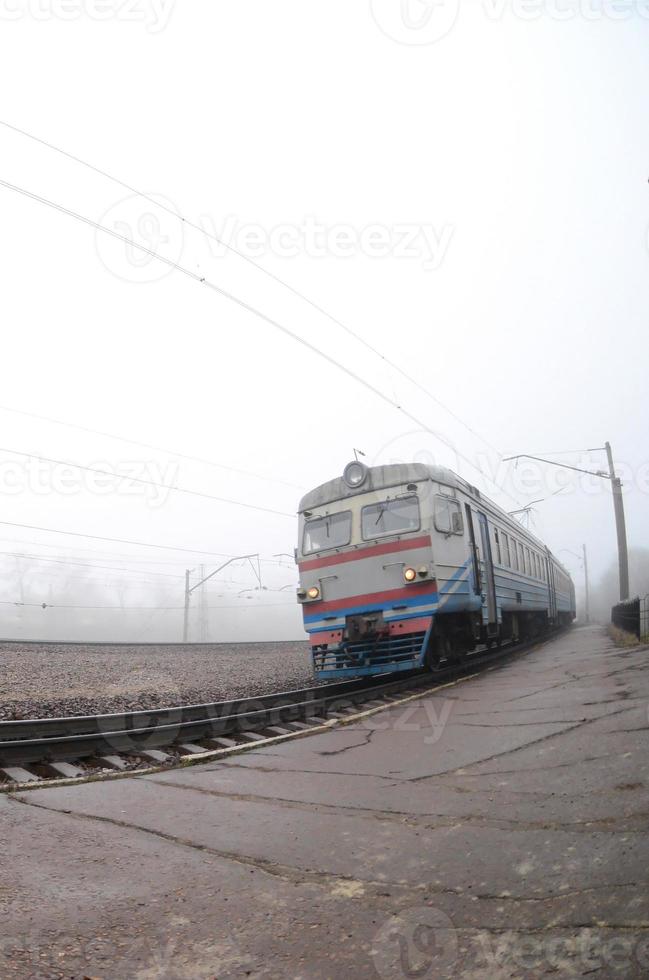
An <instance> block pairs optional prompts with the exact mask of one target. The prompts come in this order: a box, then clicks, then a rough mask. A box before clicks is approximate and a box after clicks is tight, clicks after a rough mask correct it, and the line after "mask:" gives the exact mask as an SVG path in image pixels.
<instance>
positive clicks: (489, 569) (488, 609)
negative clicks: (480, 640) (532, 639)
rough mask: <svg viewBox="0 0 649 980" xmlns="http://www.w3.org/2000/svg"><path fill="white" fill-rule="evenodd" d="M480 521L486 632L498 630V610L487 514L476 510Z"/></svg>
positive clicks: (483, 607) (483, 615)
mask: <svg viewBox="0 0 649 980" xmlns="http://www.w3.org/2000/svg"><path fill="white" fill-rule="evenodd" d="M478 520H479V521H480V541H481V543H482V566H483V569H484V586H485V590H486V595H485V597H484V598H485V599H486V605H485V604H483V606H482V620H483V623H484V624H485V625H486V627H487V633H490V634H493V633H496V632H497V631H498V610H497V608H496V581H495V579H494V564H493V558H492V555H491V539H490V537H489V523H488V521H487V515H486V514H483V513H482V511H481V510H479V511H478Z"/></svg>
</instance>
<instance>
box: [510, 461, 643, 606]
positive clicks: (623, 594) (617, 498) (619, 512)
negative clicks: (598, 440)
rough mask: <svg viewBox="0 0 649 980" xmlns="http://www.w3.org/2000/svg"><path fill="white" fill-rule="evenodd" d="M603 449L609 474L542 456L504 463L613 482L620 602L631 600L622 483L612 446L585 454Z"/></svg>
mask: <svg viewBox="0 0 649 980" xmlns="http://www.w3.org/2000/svg"><path fill="white" fill-rule="evenodd" d="M600 449H603V450H604V451H605V452H606V457H607V459H608V473H605V472H603V471H602V470H585V469H582V467H581V466H571V465H569V464H568V463H557V461H556V460H554V459H543V458H542V457H541V456H530V454H529V453H518V454H517V455H516V456H505V457H504V459H503V462H507V461H508V460H513V459H534V460H536V461H537V462H538V463H547V464H548V465H549V466H559V467H560V468H561V469H565V470H574V471H575V472H576V473H588V475H589V476H599V477H600V478H601V479H602V480H610V481H611V489H612V491H613V508H614V511H615V530H616V533H617V558H618V570H619V581H620V601H621V602H623V601H624V600H625V599H628V598H629V554H628V551H627V544H626V523H625V520H624V501H623V499H622V481H621V480H620V478H619V477H618V476H616V474H615V466H614V464H613V453H612V451H611V444H610V443H609V442H607V443H605V444H604V446H596V447H595V449H587V450H584V451H585V452H589V453H591V452H595V451H596V450H600Z"/></svg>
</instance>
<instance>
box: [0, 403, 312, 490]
mask: <svg viewBox="0 0 649 980" xmlns="http://www.w3.org/2000/svg"><path fill="white" fill-rule="evenodd" d="M0 411H2V412H11V413H12V414H13V415H24V416H25V417H26V418H30V419H38V420H39V421H41V422H51V423H52V424H53V425H61V426H64V427H65V428H67V429H76V430H77V431H79V432H87V433H89V434H90V435H94V436H105V437H106V438H108V439H116V440H117V441H118V442H126V443H128V444H129V445H131V446H139V447H140V448H141V449H153V450H154V452H158V453H166V454H167V455H169V456H175V457H176V458H177V459H187V460H189V461H190V462H193V463H203V464H205V465H206V466H213V467H215V468H216V469H220V470H226V471H227V472H228V473H239V474H241V475H243V476H250V477H254V478H255V479H256V480H265V481H267V482H268V483H278V484H281V485H282V486H285V487H290V488H291V489H292V490H300V491H301V492H304V489H305V488H304V487H302V486H299V485H298V484H297V483H290V482H288V481H287V480H278V479H277V478H276V477H273V476H264V475H263V474H262V473H253V472H252V470H242V469H239V468H238V467H236V466H226V465H225V464H224V463H217V462H215V461H214V460H212V459H205V458H204V457H203V456H190V455H189V454H188V453H179V452H176V450H175V449H166V448H165V447H164V446H156V445H153V444H152V443H149V442H140V440H139V439H129V438H128V437H127V436H120V435H117V434H116V433H114V432H105V431H103V430H102V429H91V428H89V427H88V426H87V425H78V424H77V423H76V422H65V421H63V420H62V419H55V418H52V417H51V416H50V415H39V414H37V413H36V412H26V411H24V410H23V409H20V408H11V407H10V406H9V405H0Z"/></svg>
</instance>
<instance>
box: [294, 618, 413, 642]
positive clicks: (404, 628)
mask: <svg viewBox="0 0 649 980" xmlns="http://www.w3.org/2000/svg"><path fill="white" fill-rule="evenodd" d="M431 619H432V616H420V617H419V619H396V620H394V621H393V622H390V623H388V624H387V625H388V627H389V633H390V635H391V636H394V635H395V634H396V635H398V636H408V635H409V634H410V633H425V632H426V630H427V629H428V627H429V626H430V622H431ZM343 632H344V631H343V630H342V629H333V630H326V631H322V632H320V633H311V634H309V644H310V646H312V647H317V646H321V645H322V644H323V643H327V644H329V643H341V642H342V639H343Z"/></svg>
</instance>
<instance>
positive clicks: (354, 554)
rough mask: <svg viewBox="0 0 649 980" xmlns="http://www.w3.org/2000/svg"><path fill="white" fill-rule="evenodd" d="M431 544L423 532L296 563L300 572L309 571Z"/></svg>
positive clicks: (428, 537)
mask: <svg viewBox="0 0 649 980" xmlns="http://www.w3.org/2000/svg"><path fill="white" fill-rule="evenodd" d="M430 545H431V540H430V534H425V535H423V537H420V538H409V539H408V540H406V541H391V542H389V543H386V544H374V545H370V547H369V548H361V549H359V550H357V551H346V552H345V553H344V554H342V555H341V554H336V555H327V556H326V557H325V558H310V559H309V560H308V561H301V562H299V563H298V568H299V569H300V571H301V572H308V571H311V569H313V568H327V566H329V565H342V564H343V562H347V561H360V560H361V559H362V558H373V557H374V555H392V554H396V553H397V552H399V551H412V550H413V549H414V548H429V547H430Z"/></svg>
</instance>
